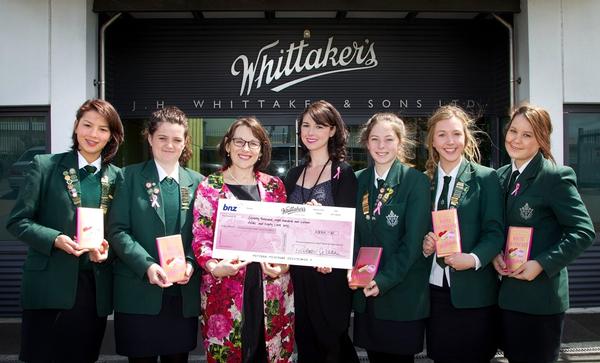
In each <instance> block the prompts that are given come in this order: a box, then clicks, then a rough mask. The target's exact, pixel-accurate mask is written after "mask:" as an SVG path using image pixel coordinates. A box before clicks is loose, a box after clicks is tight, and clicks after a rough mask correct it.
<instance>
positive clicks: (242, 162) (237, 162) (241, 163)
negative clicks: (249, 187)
mask: <svg viewBox="0 0 600 363" xmlns="http://www.w3.org/2000/svg"><path fill="white" fill-rule="evenodd" d="M234 140H235V142H234ZM240 140H243V141H244V145H243V146H241V147H240V146H237V145H236V143H240V144H241V142H242V141H240ZM256 144H258V145H261V143H260V140H259V139H258V138H257V137H256V136H254V134H253V133H252V129H251V128H250V127H248V126H246V125H241V126H238V127H237V128H236V129H235V132H234V133H233V136H232V138H231V140H229V142H227V145H226V146H225V150H226V151H227V152H228V153H229V156H230V158H231V164H232V166H234V167H236V168H239V169H253V168H254V164H256V162H257V161H258V158H259V157H260V156H261V149H262V148H261V147H260V146H259V147H258V148H257V147H256V146H255V145H256Z"/></svg>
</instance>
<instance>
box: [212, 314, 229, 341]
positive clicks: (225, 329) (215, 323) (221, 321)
mask: <svg viewBox="0 0 600 363" xmlns="http://www.w3.org/2000/svg"><path fill="white" fill-rule="evenodd" d="M206 325H207V326H208V336H209V337H211V338H216V339H218V340H222V339H224V338H226V337H227V336H228V335H229V333H230V331H231V328H232V327H233V322H232V321H231V320H230V319H228V318H227V317H226V316H224V315H223V314H215V315H212V316H211V317H209V318H208V322H207V324H206Z"/></svg>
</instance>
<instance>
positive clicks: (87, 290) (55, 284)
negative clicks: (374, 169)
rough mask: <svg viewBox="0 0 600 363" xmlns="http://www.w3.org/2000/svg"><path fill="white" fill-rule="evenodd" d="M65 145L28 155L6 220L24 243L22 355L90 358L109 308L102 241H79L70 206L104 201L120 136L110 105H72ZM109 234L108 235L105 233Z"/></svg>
mask: <svg viewBox="0 0 600 363" xmlns="http://www.w3.org/2000/svg"><path fill="white" fill-rule="evenodd" d="M72 139H73V146H72V150H71V151H68V152H65V153H61V154H50V155H38V156H35V157H34V159H33V161H32V163H31V169H30V170H29V172H28V173H27V177H26V179H25V184H24V185H23V186H22V187H21V191H20V193H19V197H18V199H17V202H16V204H15V206H14V208H13V210H12V212H11V214H10V216H9V217H8V221H7V224H6V228H7V229H8V230H9V231H10V232H11V233H12V234H13V235H15V236H16V237H17V238H18V239H19V240H21V241H23V242H24V243H25V244H27V245H28V247H29V249H28V252H27V260H26V261H25V266H24V271H23V282H22V291H21V293H22V295H21V303H22V306H23V316H22V326H21V353H20V355H19V359H20V360H21V361H24V362H67V363H68V362H77V363H80V362H83V363H88V362H95V361H96V360H97V359H98V354H99V352H100V346H101V344H102V339H103V337H104V330H105V328H106V316H107V315H109V314H110V313H111V312H112V266H111V264H110V263H109V262H106V259H107V257H108V242H107V241H106V240H104V241H103V242H102V246H101V248H99V249H91V250H88V249H82V248H80V247H79V246H78V244H77V240H76V238H75V233H76V232H75V231H76V223H77V222H76V211H77V208H78V207H88V208H101V209H102V210H103V211H104V212H106V211H107V210H109V209H110V208H111V201H112V197H113V194H114V186H115V183H117V181H119V180H120V179H121V178H122V174H121V170H120V169H119V168H117V167H116V166H114V165H112V164H111V161H112V160H113V158H114V157H115V155H116V154H117V150H118V148H119V145H120V144H121V143H122V142H123V125H122V124H121V119H120V118H119V115H118V114H117V111H115V109H114V108H113V106H112V105H111V104H110V103H108V102H106V101H103V100H97V99H92V100H88V101H86V102H84V103H83V105H81V106H80V107H79V109H78V110H77V114H76V119H75V124H74V126H73V133H72ZM106 239H109V238H106Z"/></svg>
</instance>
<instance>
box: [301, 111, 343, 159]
mask: <svg viewBox="0 0 600 363" xmlns="http://www.w3.org/2000/svg"><path fill="white" fill-rule="evenodd" d="M333 135H335V127H332V126H327V125H321V124H318V123H316V122H315V120H313V119H312V117H310V116H309V115H306V116H304V118H303V119H302V124H300V138H301V139H302V143H303V144H304V146H306V148H307V149H308V151H311V152H313V151H318V150H321V149H323V148H325V149H327V143H328V142H329V138H330V137H332V136H333Z"/></svg>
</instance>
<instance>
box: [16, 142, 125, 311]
mask: <svg viewBox="0 0 600 363" xmlns="http://www.w3.org/2000/svg"><path fill="white" fill-rule="evenodd" d="M77 162H78V160H77V152H75V151H70V152H66V153H62V154H47V155H37V156H36V157H35V158H34V159H33V162H32V164H31V168H30V170H29V172H28V174H27V177H26V181H25V184H24V185H23V186H22V188H21V191H20V193H19V197H18V199H17V202H16V204H15V206H14V208H13V210H12V212H11V213H10V216H9V217H8V221H7V223H6V229H8V230H9V231H10V232H11V233H12V234H13V235H14V236H15V237H17V238H18V239H19V240H21V241H23V242H24V243H25V244H27V245H28V246H29V249H28V251H27V259H26V260H25V265H24V267H23V270H24V271H23V281H22V287H21V303H22V305H23V309H71V308H72V307H73V305H74V303H75V295H76V292H77V278H78V275H79V274H78V272H79V259H78V257H75V256H73V255H70V254H67V253H65V252H63V251H62V250H59V249H56V248H54V247H53V246H54V240H55V239H56V237H57V236H58V235H60V234H65V235H67V236H69V237H71V238H73V236H74V235H75V233H76V210H77V209H76V208H77V207H76V205H75V201H74V200H73V199H72V198H71V195H70V194H69V193H68V189H67V183H66V180H65V175H64V174H63V173H64V172H68V171H69V170H70V169H74V170H78V164H77ZM100 173H102V175H103V177H106V179H105V180H106V181H107V185H108V188H106V189H105V190H104V191H103V193H104V194H107V196H108V198H106V201H107V203H110V201H111V200H112V194H113V191H114V186H115V184H116V183H118V182H119V181H120V180H121V179H122V174H121V170H120V169H119V168H117V167H116V166H114V165H108V166H103V167H102V169H101V170H100ZM76 184H78V183H76ZM79 190H80V189H79ZM107 207H109V205H107ZM105 235H106V234H105ZM106 239H107V240H108V238H106ZM92 268H93V272H94V277H95V278H96V309H97V312H98V315H99V316H106V315H109V314H110V313H111V312H112V265H111V263H109V262H104V263H99V264H98V263H92Z"/></svg>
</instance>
